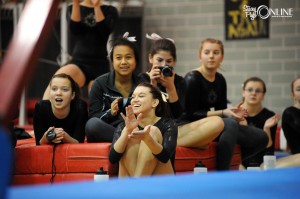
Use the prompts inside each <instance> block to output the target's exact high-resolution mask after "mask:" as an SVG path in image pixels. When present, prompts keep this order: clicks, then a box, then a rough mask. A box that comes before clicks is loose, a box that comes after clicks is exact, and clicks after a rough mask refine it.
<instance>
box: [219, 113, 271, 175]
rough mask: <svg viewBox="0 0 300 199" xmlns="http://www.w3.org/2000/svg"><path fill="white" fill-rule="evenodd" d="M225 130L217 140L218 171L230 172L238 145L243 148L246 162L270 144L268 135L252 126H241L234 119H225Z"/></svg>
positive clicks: (243, 157) (243, 156)
mask: <svg viewBox="0 0 300 199" xmlns="http://www.w3.org/2000/svg"><path fill="white" fill-rule="evenodd" d="M223 121H224V130H223V131H222V132H221V135H220V136H219V137H218V138H217V141H218V144H217V154H216V164H217V170H229V169H230V163H231V160H232V156H233V153H234V148H235V145H236V144H239V145H240V146H241V151H242V160H245V159H247V158H249V157H251V156H253V155H255V154H257V153H258V152H260V151H261V150H263V149H265V147H266V146H267V144H268V136H267V134H266V133H265V132H264V131H263V130H261V129H259V128H255V127H252V126H243V125H239V124H238V123H237V122H236V121H235V120H234V119H231V118H223Z"/></svg>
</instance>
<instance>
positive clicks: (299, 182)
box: [8, 168, 300, 199]
mask: <svg viewBox="0 0 300 199" xmlns="http://www.w3.org/2000/svg"><path fill="white" fill-rule="evenodd" d="M299 197H300V168H289V169H274V170H268V171H228V172H211V173H208V174H201V175H193V174H189V175H178V176H157V177H143V178H127V179H111V180H109V181H102V182H80V183H69V184H56V185H47V186H45V185H44V186H30V187H12V188H9V190H8V199H24V198H30V199H35V198H37V199H40V198H43V199H58V198H63V199H77V198H78V199H79V198H80V199H81V198H87V199H99V198H105V199H109V198H116V199H127V198H128V199H129V198H130V199H132V198H144V199H157V198H163V199H168V198H172V199H174V198H184V199H190V198H204V199H209V198H230V199H235V198H238V199H241V198H251V199H253V198H255V199H257V198H264V199H265V198H272V199H275V198H289V199H291V198H299Z"/></svg>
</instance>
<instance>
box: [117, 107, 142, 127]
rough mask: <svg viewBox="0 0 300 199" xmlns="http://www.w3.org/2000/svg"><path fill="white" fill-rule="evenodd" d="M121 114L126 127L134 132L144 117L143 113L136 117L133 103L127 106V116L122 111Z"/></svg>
mask: <svg viewBox="0 0 300 199" xmlns="http://www.w3.org/2000/svg"><path fill="white" fill-rule="evenodd" d="M121 116H122V117H123V119H124V121H125V128H126V129H127V131H128V132H132V131H133V130H134V129H135V128H137V127H138V125H139V123H140V121H141V119H142V117H143V116H142V113H140V114H139V115H138V116H137V117H135V115H134V113H133V109H132V106H131V105H129V106H127V107H126V116H125V115H124V114H123V113H121Z"/></svg>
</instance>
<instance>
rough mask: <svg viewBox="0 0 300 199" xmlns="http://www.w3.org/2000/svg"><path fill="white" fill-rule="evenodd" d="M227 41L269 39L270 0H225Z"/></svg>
mask: <svg viewBox="0 0 300 199" xmlns="http://www.w3.org/2000/svg"><path fill="white" fill-rule="evenodd" d="M225 29H226V30H225V33H226V40H235V39H255V38H268V37H269V0H259V1H258V0H225Z"/></svg>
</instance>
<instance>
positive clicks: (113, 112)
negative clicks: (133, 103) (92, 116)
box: [110, 98, 122, 116]
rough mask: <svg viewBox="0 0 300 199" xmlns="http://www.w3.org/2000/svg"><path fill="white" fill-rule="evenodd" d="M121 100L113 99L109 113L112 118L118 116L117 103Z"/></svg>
mask: <svg viewBox="0 0 300 199" xmlns="http://www.w3.org/2000/svg"><path fill="white" fill-rule="evenodd" d="M120 100H122V99H121V98H117V99H115V100H114V101H113V102H112V103H111V105H110V112H111V115H112V116H116V115H117V114H118V111H119V105H118V102H119V101H120Z"/></svg>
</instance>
